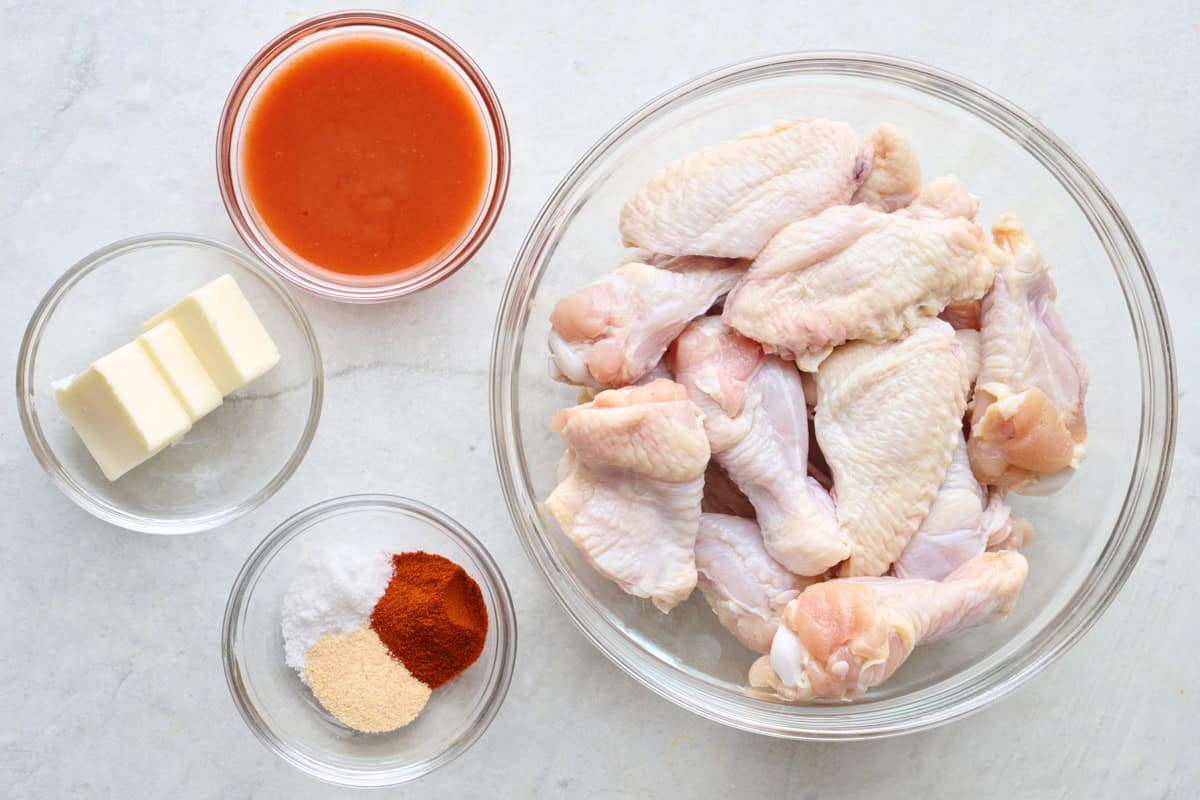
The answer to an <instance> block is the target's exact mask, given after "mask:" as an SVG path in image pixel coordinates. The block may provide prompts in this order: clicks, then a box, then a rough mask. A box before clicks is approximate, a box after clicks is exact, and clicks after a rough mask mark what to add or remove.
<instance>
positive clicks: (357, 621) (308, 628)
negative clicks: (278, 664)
mask: <svg viewBox="0 0 1200 800" xmlns="http://www.w3.org/2000/svg"><path fill="white" fill-rule="evenodd" d="M391 578H392V558H391V555H390V554H389V553H385V552H383V551H381V550H378V551H377V550H363V549H362V548H357V547H352V546H350V545H348V544H344V543H340V544H335V545H332V546H330V547H328V548H325V549H323V550H320V551H318V552H315V553H313V554H311V555H310V556H309V557H308V558H307V559H306V560H305V561H304V562H303V563H302V564H301V565H300V567H299V568H298V569H297V570H296V575H295V577H293V579H292V583H291V585H290V586H288V590H287V592H286V593H285V594H284V596H283V614H282V619H281V622H280V627H281V629H282V631H283V651H284V659H285V660H286V661H287V665H288V666H289V667H291V668H292V669H294V670H296V672H297V673H298V674H299V675H300V680H302V681H304V682H305V683H306V684H307V683H308V680H307V678H305V675H304V659H305V656H307V655H308V651H309V650H310V649H311V648H312V646H313V645H314V644H316V643H317V641H318V640H319V639H320V638H321V637H322V636H325V635H326V634H329V633H337V634H345V635H348V634H350V633H353V632H354V631H356V630H358V629H359V628H361V627H363V626H364V625H368V624H369V623H370V620H371V611H372V610H374V608H375V603H377V602H378V601H379V598H380V597H382V596H383V593H384V590H386V589H387V585H388V581H390V580H391Z"/></svg>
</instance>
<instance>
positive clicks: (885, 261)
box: [723, 206, 995, 372]
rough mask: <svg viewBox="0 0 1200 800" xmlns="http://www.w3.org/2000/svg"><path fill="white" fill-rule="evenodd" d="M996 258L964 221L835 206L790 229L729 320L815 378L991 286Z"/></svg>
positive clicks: (732, 303)
mask: <svg viewBox="0 0 1200 800" xmlns="http://www.w3.org/2000/svg"><path fill="white" fill-rule="evenodd" d="M992 251H994V248H992V247H991V245H990V244H989V243H987V242H985V241H984V238H983V232H982V231H981V230H980V229H979V227H978V226H976V225H975V224H974V223H971V222H968V221H967V220H965V219H963V218H961V217H954V218H941V217H940V216H937V217H936V218H929V219H926V218H924V217H914V216H911V215H908V214H906V213H905V212H898V213H896V214H883V213H881V212H879V211H875V210H873V209H871V208H867V207H866V206H838V207H836V208H831V209H829V210H828V211H825V212H824V213H822V214H821V215H819V216H817V217H814V218H812V219H807V220H804V221H802V222H797V223H794V224H792V225H789V226H788V227H787V228H784V229H783V230H782V231H781V232H780V233H779V235H777V236H776V237H775V238H774V239H772V240H771V242H770V243H769V244H768V245H767V246H766V248H764V249H763V251H762V253H761V254H760V255H759V257H758V258H757V259H756V260H755V261H754V264H753V265H751V267H750V271H749V272H747V273H746V276H745V277H744V278H743V279H742V281H741V282H740V283H739V284H738V285H737V287H736V288H734V290H733V291H732V292H731V293H730V294H729V296H728V298H726V300H725V311H724V314H723V316H724V319H725V322H726V323H727V324H728V325H730V326H731V327H733V328H735V329H737V330H738V331H739V332H740V333H742V334H743V335H745V336H748V337H749V338H751V339H754V340H755V341H757V342H761V343H762V344H763V347H764V348H765V349H766V350H767V352H770V353H778V354H780V355H782V356H783V357H785V358H790V359H795V361H796V363H797V364H798V365H799V366H800V368H801V369H803V370H805V371H809V372H811V371H813V370H815V369H816V367H817V365H819V364H820V362H821V360H822V359H824V358H825V356H826V355H828V354H829V352H830V350H832V349H833V348H834V347H836V346H837V345H839V344H842V343H843V342H848V341H851V340H855V339H863V340H867V341H871V342H886V341H890V340H893V339H898V338H901V337H902V336H904V334H905V333H906V332H908V331H911V330H913V329H915V328H917V327H919V326H920V325H921V324H922V323H923V322H924V320H926V319H928V318H930V317H933V316H935V315H936V314H937V313H938V312H940V311H941V310H942V309H943V308H945V307H946V306H947V305H949V304H951V303H960V302H964V301H967V300H972V299H975V298H979V297H982V296H983V295H984V293H985V292H987V290H988V287H990V286H991V285H992V279H993V278H994V276H995V266H994V264H993V263H992V260H991V258H990V256H991V254H992Z"/></svg>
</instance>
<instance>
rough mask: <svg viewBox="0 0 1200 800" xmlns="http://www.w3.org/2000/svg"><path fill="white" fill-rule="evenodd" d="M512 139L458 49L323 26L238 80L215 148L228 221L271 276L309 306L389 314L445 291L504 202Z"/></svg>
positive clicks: (407, 35) (352, 24) (375, 18)
mask: <svg viewBox="0 0 1200 800" xmlns="http://www.w3.org/2000/svg"><path fill="white" fill-rule="evenodd" d="M509 160H510V158H509V144H508V128H507V125H506V123H505V120H504V112H503V110H502V109H501V107H500V101H499V99H498V98H497V97H496V93H495V91H494V90H493V89H492V86H491V84H490V83H489V82H488V80H487V78H486V77H485V76H484V74H483V72H482V71H481V70H480V69H479V67H478V66H477V65H476V64H475V62H474V61H473V60H471V58H470V57H469V56H468V55H467V54H466V53H465V52H464V51H463V50H462V48H460V47H459V46H458V45H456V44H455V43H454V42H453V41H451V40H450V39H449V38H448V37H446V36H445V35H443V34H441V33H439V32H438V31H436V30H434V29H433V28H430V27H429V26H427V25H425V24H423V23H421V22H418V21H416V20H413V19H410V18H408V17H403V16H400V15H397V14H389V13H386V12H376V11H346V12H336V13H332V14H325V15H322V16H318V17H313V18H312V19H309V20H306V21H304V22H301V23H300V24H298V25H296V26H294V27H292V28H290V29H288V30H286V31H284V32H283V33H282V34H280V35H279V36H277V37H276V38H275V39H274V40H272V41H271V42H269V43H268V44H267V45H266V46H265V47H264V48H263V49H262V50H260V51H259V52H258V53H257V54H256V55H255V56H254V58H253V59H251V61H250V63H249V64H247V65H246V67H245V69H244V70H242V73H241V75H240V76H239V77H238V79H237V81H236V82H235V84H234V86H233V89H232V90H231V91H230V93H229V97H228V99H227V100H226V103H225V108H224V111H223V112H222V114H221V124H220V128H219V131H218V135H217V174H218V179H219V182H220V188H221V196H222V199H223V200H224V202H225V208H226V210H227V211H228V212H229V217H230V220H231V221H232V222H233V225H234V227H235V228H236V229H237V232H238V234H239V235H240V236H241V238H242V239H243V241H245V243H246V245H247V246H248V247H249V248H250V249H251V251H253V252H254V254H255V255H256V256H258V257H259V258H260V259H261V260H262V261H263V262H265V263H266V264H267V266H269V267H271V268H272V269H273V270H275V271H276V272H278V273H279V274H280V275H282V276H283V277H284V278H286V279H287V280H289V281H291V282H292V283H294V284H296V285H297V286H299V287H301V288H303V289H307V290H308V291H311V292H313V293H315V294H318V295H322V296H325V297H329V298H332V299H335V300H343V301H350V302H363V303H371V302H382V301H386V300H392V299H395V298H397V297H401V296H404V295H407V294H411V293H413V292H415V291H418V290H420V289H423V288H425V287H427V286H430V285H432V284H434V283H437V282H438V281H441V280H443V279H445V278H446V277H448V276H449V275H451V274H452V273H454V272H455V271H456V270H458V269H459V268H460V267H462V266H463V265H464V264H466V263H467V262H468V261H469V260H470V259H471V257H472V256H473V255H474V254H475V252H476V251H477V250H478V249H479V247H480V246H481V245H482V244H483V242H484V240H485V239H486V238H487V236H488V234H489V233H490V232H491V230H492V227H493V226H494V225H495V222H496V218H497V217H498V216H499V213H500V208H501V206H502V205H503V202H504V196H505V193H506V191H507V188H508V172H509Z"/></svg>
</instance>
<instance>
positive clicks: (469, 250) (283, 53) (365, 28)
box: [217, 11, 510, 303]
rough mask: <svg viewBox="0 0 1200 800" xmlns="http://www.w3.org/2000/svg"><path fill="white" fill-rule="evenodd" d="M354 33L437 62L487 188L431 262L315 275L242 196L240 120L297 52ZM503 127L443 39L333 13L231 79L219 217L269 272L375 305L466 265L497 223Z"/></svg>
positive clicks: (295, 31)
mask: <svg viewBox="0 0 1200 800" xmlns="http://www.w3.org/2000/svg"><path fill="white" fill-rule="evenodd" d="M354 34H370V35H373V36H389V37H394V38H396V39H398V40H400V41H403V42H406V43H408V44H411V45H416V46H418V47H420V48H422V49H423V50H425V51H426V52H428V53H430V54H432V55H434V56H435V57H437V58H438V59H439V60H440V61H441V62H442V63H443V64H444V65H445V66H446V67H448V68H449V69H450V70H451V71H452V72H453V73H454V74H456V75H457V76H458V77H459V79H460V80H461V82H462V84H463V86H465V87H466V88H467V90H468V92H469V94H470V95H471V97H472V98H473V99H474V100H475V103H476V105H477V106H478V108H479V115H480V118H481V119H482V121H483V123H484V129H485V131H486V134H487V141H488V151H489V152H488V162H489V165H490V169H489V173H488V185H487V189H486V190H485V192H484V197H483V201H482V202H481V203H480V207H479V210H478V212H477V213H476V215H475V220H474V221H473V222H472V224H471V227H470V228H469V229H468V230H467V232H466V233H465V234H464V235H463V237H462V239H460V240H459V242H458V243H457V244H456V245H455V246H454V247H453V248H452V249H450V250H449V251H448V252H447V253H445V254H444V255H443V256H441V257H439V258H438V259H437V260H435V261H433V262H431V263H427V264H421V265H417V266H415V267H411V268H408V269H404V270H399V271H397V272H390V273H386V274H382V275H363V276H357V275H346V274H343V273H339V272H332V271H329V270H325V269H321V268H320V266H318V265H315V264H312V263H310V262H309V261H307V260H306V259H303V258H301V257H300V256H298V255H296V254H295V253H293V252H291V251H290V250H289V249H288V248H287V247H285V246H284V245H283V244H282V243H281V242H279V241H278V239H277V238H276V237H275V236H274V234H272V233H271V231H270V229H269V228H268V227H267V226H266V225H265V224H264V223H263V222H262V220H261V219H260V218H259V216H258V214H257V213H256V212H255V210H254V207H253V204H252V203H251V202H250V200H249V198H248V197H247V194H246V190H245V186H244V184H243V181H242V176H241V169H240V147H241V140H242V132H243V129H244V126H245V123H246V117H247V114H248V112H249V110H250V108H251V107H252V106H253V104H254V99H255V97H256V95H257V93H258V92H259V91H260V90H261V89H262V87H263V86H265V85H266V83H267V81H269V80H270V78H271V76H272V74H273V73H274V72H275V70H276V69H278V68H279V67H280V66H281V65H282V64H283V63H284V62H286V61H287V60H288V59H289V58H291V57H292V56H294V55H296V54H297V53H298V52H299V51H301V50H302V49H304V48H306V47H309V46H311V45H313V44H315V43H318V42H321V41H325V40H327V39H329V38H330V37H336V36H346V35H354ZM509 161H510V156H509V144H508V124H507V123H506V122H505V119H504V111H503V110H502V109H501V107H500V99H499V98H498V97H497V96H496V92H495V91H494V90H493V89H492V85H491V83H489V82H488V79H487V78H486V77H485V76H484V74H483V72H482V71H481V70H480V69H479V67H478V66H477V65H476V64H475V62H474V61H472V60H471V57H470V56H468V55H467V54H466V52H465V51H463V49H462V48H460V47H459V46H458V45H457V44H455V43H454V42H453V41H451V39H450V38H449V37H447V36H445V35H444V34H442V33H440V32H439V31H437V30H435V29H433V28H431V27H429V26H428V25H425V24H424V23H421V22H418V21H416V20H414V19H410V18H408V17H404V16H401V15H399V14H389V13H387V12H383V11H339V12H334V13H330V14H322V15H320V16H316V17H313V18H312V19H308V20H305V21H304V22H301V23H299V24H298V25H295V26H293V27H291V28H289V29H288V30H286V31H284V32H283V33H281V34H279V36H277V37H275V38H274V39H273V40H271V41H270V42H269V43H268V44H267V45H266V46H265V47H264V48H263V49H262V50H260V51H258V53H257V54H255V56H254V58H252V59H251V60H250V63H249V64H247V65H246V68H245V69H243V70H242V74H241V75H239V76H238V78H237V80H236V81H235V82H234V84H233V88H232V89H231V90H230V92H229V97H228V98H227V99H226V101H225V108H224V110H223V111H222V112H221V122H220V127H219V128H218V131H217V181H218V183H219V184H220V188H221V199H222V200H224V201H225V210H226V211H227V212H228V213H229V219H230V221H231V222H233V226H234V228H236V229H237V232H238V235H239V236H241V237H242V241H244V242H245V243H246V246H247V247H249V248H250V250H251V252H253V253H254V254H255V255H256V256H258V257H259V258H260V259H262V260H263V262H264V263H266V264H267V266H269V267H270V268H271V269H273V270H275V271H276V272H278V273H279V274H280V275H282V276H283V277H284V278H286V279H287V280H289V281H291V282H292V283H294V284H295V285H297V286H299V287H301V288H302V289H306V290H307V291H310V292H312V293H314V294H317V295H320V296H322V297H327V298H329V299H331V300H339V301H343V302H352V303H379V302H386V301H388V300H394V299H396V298H398V297H403V296H404V295H408V294H412V293H413V292H416V291H420V290H421V289H424V288H426V287H428V286H432V285H434V284H435V283H438V282H440V281H442V280H445V279H446V278H447V277H449V276H450V275H452V274H453V273H454V272H456V271H457V270H458V269H459V268H460V267H461V266H463V264H466V263H467V262H468V261H469V260H470V259H471V257H472V256H473V255H474V254H475V252H476V251H477V250H479V248H480V247H481V246H482V245H483V243H484V241H485V240H486V239H487V237H488V234H490V233H491V231H492V228H493V227H494V226H495V224H496V219H497V218H498V217H499V216H500V208H501V207H502V206H503V205H504V197H505V195H506V193H507V192H508V173H509Z"/></svg>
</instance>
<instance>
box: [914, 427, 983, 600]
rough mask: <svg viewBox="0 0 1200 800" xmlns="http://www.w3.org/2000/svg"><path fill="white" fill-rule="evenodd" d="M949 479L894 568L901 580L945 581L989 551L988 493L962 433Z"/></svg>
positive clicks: (943, 482) (944, 483)
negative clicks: (985, 524)
mask: <svg viewBox="0 0 1200 800" xmlns="http://www.w3.org/2000/svg"><path fill="white" fill-rule="evenodd" d="M958 439H959V441H958V447H957V448H955V450H954V458H953V459H952V460H951V462H950V468H949V469H948V470H947V471H946V478H945V480H943V481H942V485H941V487H940V488H939V489H938V493H937V497H935V498H934V500H933V505H932V506H930V508H929V514H928V515H927V516H926V517H925V519H924V520H923V521H922V522H921V527H920V528H918V529H917V532H916V534H915V535H914V536H913V538H912V539H911V540H909V542H908V546H907V547H905V548H904V552H903V553H901V554H900V558H898V559H896V563H895V564H893V565H892V572H894V573H895V574H896V576H897V577H899V578H928V579H929V580H934V581H937V580H941V579H942V578H944V577H946V576H947V575H949V574H950V573H951V572H953V571H954V570H956V569H958V568H959V567H960V566H962V565H963V564H965V563H966V562H968V561H970V560H971V559H972V558H974V557H975V556H977V555H979V554H980V553H982V552H983V551H984V550H986V549H987V545H988V533H989V532H988V531H987V530H985V529H984V527H983V508H984V491H983V489H982V488H980V486H979V481H977V480H975V475H974V474H973V473H972V472H971V462H970V461H969V460H968V459H967V443H966V440H965V439H963V437H962V434H961V433H960V434H959V437H958Z"/></svg>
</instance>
